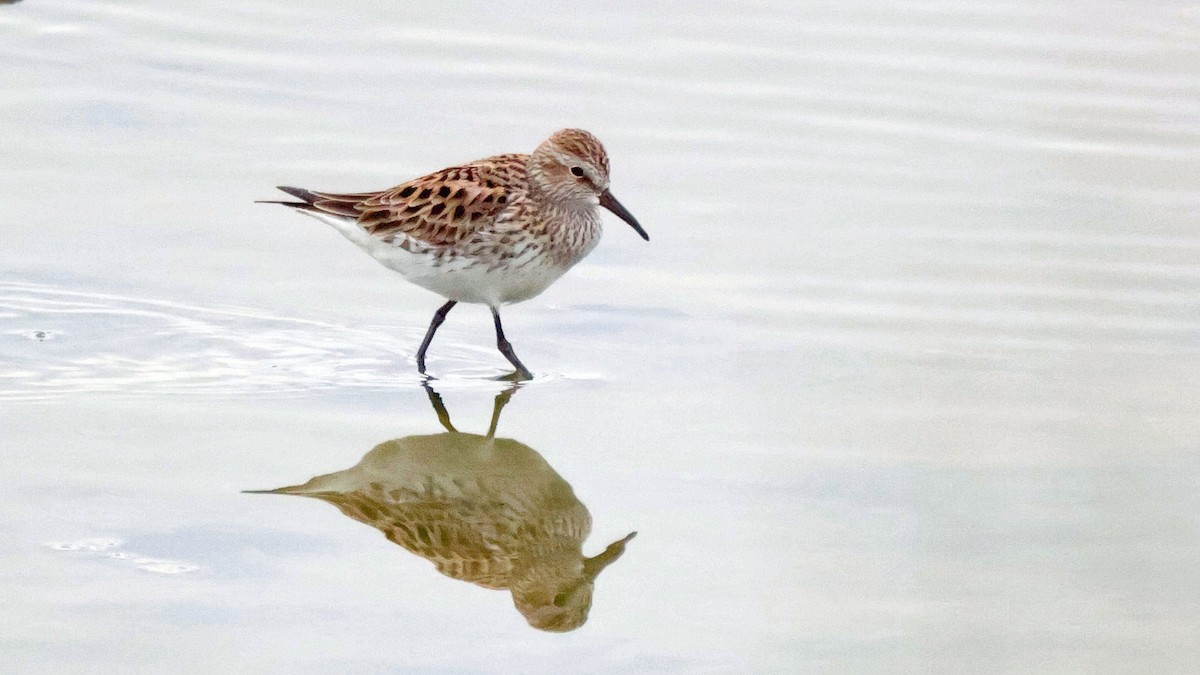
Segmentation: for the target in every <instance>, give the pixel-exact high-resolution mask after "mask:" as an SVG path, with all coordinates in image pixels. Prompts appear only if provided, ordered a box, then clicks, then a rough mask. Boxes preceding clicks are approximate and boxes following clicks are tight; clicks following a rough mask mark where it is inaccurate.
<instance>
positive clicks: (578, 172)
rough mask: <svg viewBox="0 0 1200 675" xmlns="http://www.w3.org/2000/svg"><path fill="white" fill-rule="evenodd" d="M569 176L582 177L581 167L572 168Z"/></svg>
mask: <svg viewBox="0 0 1200 675" xmlns="http://www.w3.org/2000/svg"><path fill="white" fill-rule="evenodd" d="M571 175H573V176H583V167H581V166H573V167H571Z"/></svg>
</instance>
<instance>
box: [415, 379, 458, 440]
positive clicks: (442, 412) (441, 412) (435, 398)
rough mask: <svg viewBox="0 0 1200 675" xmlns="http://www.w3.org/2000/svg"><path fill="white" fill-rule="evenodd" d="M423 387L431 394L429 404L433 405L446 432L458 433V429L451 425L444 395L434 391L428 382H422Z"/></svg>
mask: <svg viewBox="0 0 1200 675" xmlns="http://www.w3.org/2000/svg"><path fill="white" fill-rule="evenodd" d="M421 386H422V387H425V393H426V394H429V402H430V403H432V404H433V411H434V412H436V413H437V416H438V421H439V422H441V423H442V426H443V427H445V428H446V431H450V432H454V433H458V429H455V428H454V425H453V424H451V423H450V413H448V412H446V404H444V403H442V395H441V394H439V393H437V392H436V391H434V390H433V387H431V386H429V383H428V382H422V383H421Z"/></svg>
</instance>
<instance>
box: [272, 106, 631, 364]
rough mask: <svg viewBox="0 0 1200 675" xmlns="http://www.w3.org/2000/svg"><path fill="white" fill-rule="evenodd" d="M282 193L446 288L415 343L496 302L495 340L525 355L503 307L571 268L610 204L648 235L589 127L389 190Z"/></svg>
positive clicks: (421, 358)
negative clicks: (461, 312)
mask: <svg viewBox="0 0 1200 675" xmlns="http://www.w3.org/2000/svg"><path fill="white" fill-rule="evenodd" d="M279 189H280V190H283V191H284V192H286V193H288V194H289V195H292V196H293V197H295V198H297V199H300V200H302V201H299V202H283V201H281V202H265V203H270V204H283V205H285V206H290V207H292V208H295V209H297V210H299V211H301V212H303V213H306V214H308V215H310V216H313V217H315V218H317V219H318V220H321V221H324V222H326V223H328V224H330V225H332V226H333V227H334V228H336V229H337V230H338V231H339V232H341V233H342V234H343V235H344V236H345V237H346V238H347V239H349V240H350V241H352V242H354V243H355V244H357V245H358V246H359V248H361V249H363V250H364V251H366V252H367V253H369V254H371V257H373V258H375V259H376V260H378V261H379V262H380V263H382V264H383V265H384V266H386V267H388V268H390V269H392V270H395V271H396V272H399V273H400V274H401V275H402V276H403V277H404V278H405V279H408V280H409V281H411V282H413V283H414V284H416V285H418V286H421V287H422V288H426V289H429V290H431V291H433V292H434V293H437V294H438V295H441V296H442V297H444V298H446V300H447V302H446V304H444V305H442V306H441V307H440V308H439V309H438V310H437V311H436V312H434V314H433V320H432V321H431V322H430V323H429V330H427V331H426V332H425V339H424V340H423V341H422V342H421V347H420V348H419V349H418V350H417V370H419V371H420V372H421V374H422V375H424V374H425V352H426V351H427V350H428V349H429V344H430V342H432V341H433V335H434V333H435V332H437V329H438V326H440V325H442V322H443V321H445V320H446V315H447V314H448V313H449V312H450V310H451V309H453V308H454V306H455V305H457V304H458V303H460V302H470V303H478V304H484V305H487V306H488V307H489V308H490V309H491V311H492V319H493V321H494V323H495V325H496V346H497V347H498V348H499V349H500V353H502V354H504V356H505V358H507V359H508V361H509V363H511V364H512V365H513V367H514V368H516V372H514V373H513V376H514V377H516V378H519V379H530V378H532V377H533V375H532V374H531V373H530V372H529V369H528V368H526V367H525V365H524V364H522V363H521V360H520V359H518V358H517V355H516V353H515V352H514V351H513V348H512V345H511V344H509V342H508V340H507V339H505V337H504V329H503V327H502V326H501V325H500V307H501V306H502V305H508V304H512V303H515V302H521V301H523V300H528V299H530V298H532V297H534V296H536V295H537V294H539V293H541V292H542V291H544V290H546V288H548V287H549V286H550V284H552V283H554V281H555V280H556V279H558V278H559V277H561V276H562V275H563V273H565V272H566V271H567V270H569V269H571V267H573V266H574V265H575V263H577V262H579V261H580V260H582V259H583V257H584V256H586V255H587V254H588V253H589V252H591V250H592V249H593V248H595V246H596V243H597V242H598V241H599V240H600V216H599V214H598V213H597V210H596V205H597V204H598V205H600V206H603V207H604V208H606V209H608V210H609V211H612V212H613V213H615V214H616V215H617V216H618V217H620V218H621V219H622V220H624V221H625V222H626V223H629V225H630V226H632V227H633V229H634V230H635V231H636V232H637V233H638V234H639V235H641V237H642V238H643V239H645V240H647V241H649V240H650V236H649V235H647V234H646V231H645V230H644V229H642V226H641V225H640V224H638V221H637V219H636V218H634V217H633V215H632V214H631V213H629V211H627V210H626V209H625V207H624V206H621V203H620V202H618V201H617V199H616V198H615V197H613V195H612V193H611V192H609V190H608V154H607V153H606V152H605V151H604V146H603V145H601V144H600V141H599V139H597V138H596V137H595V136H593V135H592V134H590V133H588V132H586V131H584V130H582V129H562V130H559V131H556V132H554V134H552V135H551V136H550V137H549V138H547V139H546V140H545V141H542V143H541V145H539V146H538V147H537V149H535V150H534V151H533V153H532V154H528V155H525V154H507V155H496V156H494V157H488V158H486V159H480V160H477V161H474V162H470V163H469V164H463V165H461V166H451V167H447V168H445V169H442V170H441V171H435V172H434V173H431V174H429V175H427V176H422V177H420V178H414V179H412V180H410V181H408V182H407V183H401V184H400V185H397V186H396V187H394V188H390V189H388V190H383V191H380V192H359V193H353V194H337V193H331V192H316V191H313V190H305V189H302V188H294V187H287V186H279Z"/></svg>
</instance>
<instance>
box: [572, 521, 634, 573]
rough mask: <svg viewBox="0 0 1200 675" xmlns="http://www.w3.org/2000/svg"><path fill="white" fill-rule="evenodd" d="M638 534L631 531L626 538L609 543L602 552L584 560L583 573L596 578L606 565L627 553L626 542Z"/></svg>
mask: <svg viewBox="0 0 1200 675" xmlns="http://www.w3.org/2000/svg"><path fill="white" fill-rule="evenodd" d="M636 536H637V532H630V533H629V534H627V535H625V536H624V538H622V539H618V540H617V541H614V542H613V543H611V544H609V545H608V548H606V549H604V550H603V551H602V552H600V554H598V555H594V556H592V557H591V558H587V559H586V560H584V561H583V573H584V575H586V576H587V577H588V578H589V579H595V578H596V577H597V576H599V575H600V573H601V572H603V571H604V568H605V567H608V566H609V565H611V564H613V563H615V562H616V561H617V559H618V558H620V557H621V556H623V555H625V544H628V543H629V540H630V539H633V538H634V537H636Z"/></svg>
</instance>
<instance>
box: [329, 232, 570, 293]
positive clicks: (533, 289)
mask: <svg viewBox="0 0 1200 675" xmlns="http://www.w3.org/2000/svg"><path fill="white" fill-rule="evenodd" d="M305 213H307V214H308V215H310V216H312V217H314V218H316V219H318V220H320V221H321V222H324V223H327V224H329V225H332V226H333V227H334V228H335V229H337V231H338V232H341V233H342V235H344V236H345V237H346V238H347V239H349V240H350V241H352V242H354V244H355V245H357V246H358V247H359V248H361V249H363V250H364V251H366V252H367V253H369V254H370V255H371V257H372V258H375V259H376V260H378V261H379V262H380V264H382V265H383V266H385V267H387V268H388V269H391V270H394V271H396V272H399V273H400V275H401V276H403V277H404V278H405V279H407V280H408V281H410V282H412V283H414V284H416V285H418V286H420V287H422V288H425V289H428V290H430V291H433V292H434V293H437V294H438V295H440V296H442V297H444V298H446V299H448V300H457V301H459V302H470V303H477V304H484V305H489V306H492V307H499V306H501V305H507V304H512V303H514V302H522V301H524V300H528V299H530V298H532V297H534V296H536V295H538V294H539V293H541V292H542V291H544V290H546V289H547V288H549V287H550V284H552V283H554V282H555V281H556V280H557V279H558V278H559V277H561V276H562V275H563V274H564V273H566V271H567V270H568V269H570V265H567V266H562V265H557V264H555V263H554V262H553V261H552V260H551V259H550V258H549V257H548V256H543V255H539V254H538V253H537V252H535V251H532V250H527V251H526V252H524V253H522V254H520V255H518V256H516V257H514V258H510V259H508V260H504V261H503V262H502V264H489V263H488V262H486V261H482V260H479V259H477V258H471V257H466V256H458V257H442V258H441V259H439V258H438V257H437V256H436V255H434V254H433V253H425V252H412V251H408V250H405V249H404V248H402V247H400V246H398V245H395V244H391V243H387V242H384V241H382V240H380V239H379V238H377V237H373V236H371V235H369V234H367V233H366V232H365V231H364V230H363V229H362V228H360V227H359V226H358V223H356V222H355V221H352V220H347V219H345V218H339V217H337V216H332V215H327V214H321V213H313V212H311V211H306V212H305ZM589 250H590V247H589ZM581 257H582V256H581Z"/></svg>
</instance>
